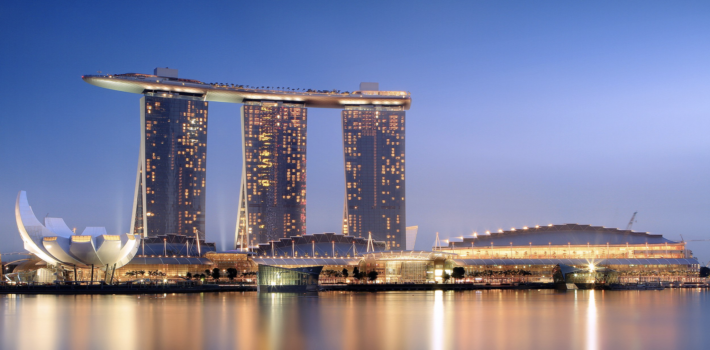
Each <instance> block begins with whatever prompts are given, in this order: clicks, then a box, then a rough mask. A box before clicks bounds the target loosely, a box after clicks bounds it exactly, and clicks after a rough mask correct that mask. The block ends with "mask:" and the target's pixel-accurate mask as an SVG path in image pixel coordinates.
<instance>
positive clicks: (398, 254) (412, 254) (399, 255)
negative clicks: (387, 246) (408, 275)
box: [364, 250, 458, 261]
mask: <svg viewBox="0 0 710 350" xmlns="http://www.w3.org/2000/svg"><path fill="white" fill-rule="evenodd" d="M457 256H458V254H455V253H447V252H441V251H432V252H429V251H416V250H397V251H387V252H375V253H368V254H365V255H364V258H365V259H374V260H427V261H428V260H434V259H437V258H443V259H455V258H456V257H457Z"/></svg>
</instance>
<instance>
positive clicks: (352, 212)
mask: <svg viewBox="0 0 710 350" xmlns="http://www.w3.org/2000/svg"><path fill="white" fill-rule="evenodd" d="M342 128H343V152H344V157H345V185H346V186H345V187H346V188H345V208H344V210H343V234H347V235H353V236H358V237H368V236H369V234H370V233H372V238H373V239H374V240H377V241H384V242H385V243H386V244H387V248H388V249H392V250H403V249H405V248H406V234H405V232H406V228H405V227H406V225H405V222H406V206H405V163H404V159H405V157H404V149H405V139H404V135H405V111H404V110H402V109H401V108H397V107H373V106H358V107H348V108H346V109H345V110H344V111H343V112H342Z"/></svg>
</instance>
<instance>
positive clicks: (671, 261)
mask: <svg viewBox="0 0 710 350" xmlns="http://www.w3.org/2000/svg"><path fill="white" fill-rule="evenodd" d="M454 261H455V262H456V263H457V264H459V265H503V266H511V265H557V264H564V265H588V264H589V263H592V262H593V263H594V264H595V265H697V264H698V260H696V259H599V260H597V259H454Z"/></svg>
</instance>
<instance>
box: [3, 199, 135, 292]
mask: <svg viewBox="0 0 710 350" xmlns="http://www.w3.org/2000/svg"><path fill="white" fill-rule="evenodd" d="M15 219H16V220H17V228H18V229H19V231H20V236H21V237H22V241H23V243H24V247H25V249H26V250H27V251H29V252H30V253H32V254H34V255H35V256H37V257H38V258H39V259H41V260H43V261H44V262H45V263H46V264H47V265H48V266H51V267H52V268H54V269H65V270H68V269H73V270H74V280H77V276H76V269H77V268H91V273H92V278H91V279H92V280H93V271H94V269H95V268H99V269H100V270H101V271H102V272H104V278H105V280H106V282H110V281H111V280H112V279H113V272H114V271H115V270H116V269H117V268H120V267H122V266H124V265H126V264H128V263H129V262H130V261H131V259H133V257H134V256H135V255H136V253H137V252H138V247H139V244H138V242H139V240H138V239H137V237H136V236H135V235H132V234H128V233H124V234H108V233H107V232H106V228H104V227H87V228H86V229H84V231H83V232H82V233H81V234H76V233H75V232H73V231H72V230H71V229H70V228H69V227H68V226H67V224H66V223H65V222H64V219H61V218H51V217H46V218H45V219H44V225H43V224H42V223H41V222H40V221H39V220H38V219H37V217H36V216H35V214H34V212H33V211H32V207H31V206H30V205H29V203H28V201H27V193H26V192H25V191H20V193H19V194H18V195H17V202H16V203H15Z"/></svg>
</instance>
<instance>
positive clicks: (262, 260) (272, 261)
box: [252, 257, 361, 266]
mask: <svg viewBox="0 0 710 350" xmlns="http://www.w3.org/2000/svg"><path fill="white" fill-rule="evenodd" d="M360 259H361V258H267V257H258V258H257V257H254V258H252V260H253V261H254V262H255V263H257V264H259V265H273V266H328V265H330V266H333V265H336V266H337V265H352V266H355V265H357V264H358V263H360Z"/></svg>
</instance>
